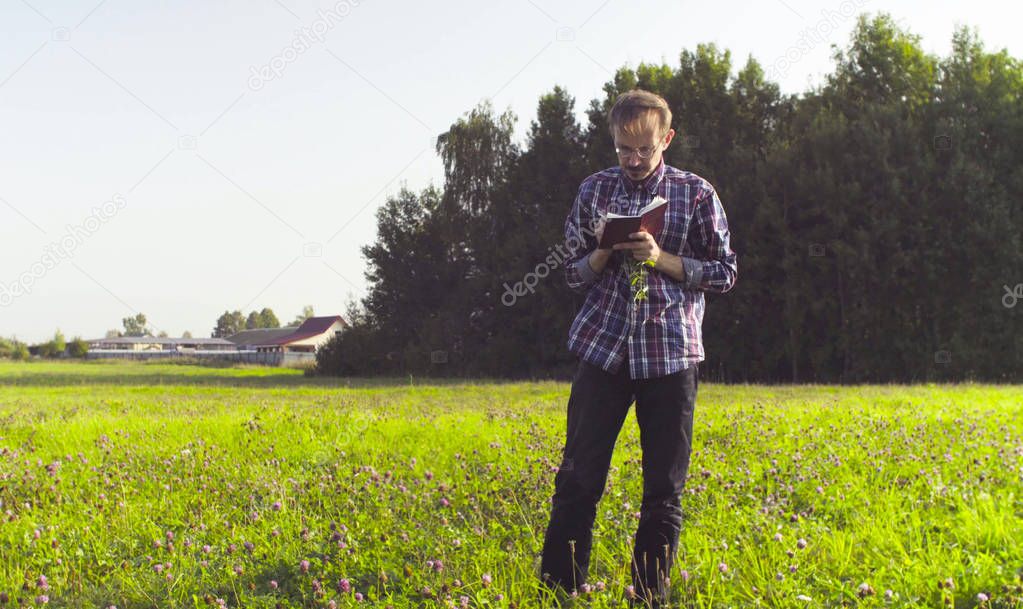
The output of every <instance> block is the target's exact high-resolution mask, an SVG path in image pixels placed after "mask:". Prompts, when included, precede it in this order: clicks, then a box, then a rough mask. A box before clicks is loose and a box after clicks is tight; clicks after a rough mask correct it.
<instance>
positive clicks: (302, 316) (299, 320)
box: [262, 305, 316, 328]
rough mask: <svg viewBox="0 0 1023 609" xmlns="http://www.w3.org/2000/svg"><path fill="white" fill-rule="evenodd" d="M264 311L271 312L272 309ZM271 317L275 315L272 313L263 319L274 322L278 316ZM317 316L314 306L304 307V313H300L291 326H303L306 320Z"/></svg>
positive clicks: (278, 325)
mask: <svg viewBox="0 0 1023 609" xmlns="http://www.w3.org/2000/svg"><path fill="white" fill-rule="evenodd" d="M263 311H264V312H266V311H270V309H263ZM271 315H273V312H272V311H270V315H268V316H265V317H263V318H262V319H273V320H276V319H277V316H276V315H273V317H270V316H271ZM315 316H316V314H315V313H313V305H306V306H304V307H302V312H301V313H299V314H298V315H297V316H296V317H295V319H294V321H292V322H291V325H293V326H301V325H302V322H304V321H305V320H307V319H309V318H310V317H315ZM264 327H267V328H269V327H280V324H279V323H278V324H277V326H264Z"/></svg>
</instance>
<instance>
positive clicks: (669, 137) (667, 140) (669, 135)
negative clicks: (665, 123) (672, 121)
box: [664, 129, 675, 148]
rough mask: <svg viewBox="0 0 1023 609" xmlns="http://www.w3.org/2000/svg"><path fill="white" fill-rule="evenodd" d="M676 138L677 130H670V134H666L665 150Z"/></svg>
mask: <svg viewBox="0 0 1023 609" xmlns="http://www.w3.org/2000/svg"><path fill="white" fill-rule="evenodd" d="M674 137H675V130H674V129H668V132H667V133H666V134H664V147H665V148H667V147H668V144H670V143H671V140H672V138H674Z"/></svg>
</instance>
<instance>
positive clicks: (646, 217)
mask: <svg viewBox="0 0 1023 609" xmlns="http://www.w3.org/2000/svg"><path fill="white" fill-rule="evenodd" d="M667 210H668V200H667V199H665V198H664V197H662V196H660V195H658V196H656V197H654V200H653V201H651V202H650V204H649V205H647V206H646V207H644V208H643V209H641V210H639V213H638V214H636V215H635V216H622V215H620V214H612V213H608V214H607V216H605V218H606V222H605V224H604V233H603V234H602V235H601V237H600V244H599V245H598V246H597V247H599V248H601V249H607V248H610V247H611V246H612V245H614V244H616V243H622V242H624V241H632V239H631V238H630V237H629V235H630V234H632V233H638V232H639V231H640V230H644V231H646V232H648V233H650V234H651V235H653V236H654V237H657V235H658V234H659V233H660V232H661V229H662V228H664V214H665V212H666V211H667Z"/></svg>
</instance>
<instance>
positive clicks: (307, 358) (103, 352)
mask: <svg viewBox="0 0 1023 609" xmlns="http://www.w3.org/2000/svg"><path fill="white" fill-rule="evenodd" d="M175 357H191V358H196V359H216V360H221V361H229V362H239V363H244V364H260V365H263V366H302V365H308V364H309V363H310V362H312V363H315V362H316V354H314V353H300V352H294V351H286V352H283V353H280V352H278V353H264V352H259V351H202V350H195V351H128V350H124V349H95V350H91V351H89V352H88V353H87V354H86V355H85V359H130V360H151V359H161V358H175Z"/></svg>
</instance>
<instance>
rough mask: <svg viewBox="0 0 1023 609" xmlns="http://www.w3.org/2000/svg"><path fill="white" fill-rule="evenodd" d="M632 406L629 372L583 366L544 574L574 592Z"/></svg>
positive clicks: (573, 397)
mask: <svg viewBox="0 0 1023 609" xmlns="http://www.w3.org/2000/svg"><path fill="white" fill-rule="evenodd" d="M631 404H632V386H631V379H630V378H629V376H628V371H627V370H621V371H619V373H618V374H614V375H612V374H609V373H608V372H606V371H604V370H602V369H601V368H599V367H597V366H594V365H592V364H589V363H587V362H585V361H580V363H579V369H578V371H577V373H576V377H575V379H574V380H573V381H572V391H571V394H570V396H569V399H568V428H567V431H566V436H565V448H564V452H563V456H562V461H561V466H560V468H559V469H558V473H557V474H556V475H555V477H554V489H555V490H554V496H553V499H552V507H551V517H550V523H549V524H548V526H547V531H546V533H545V535H544V544H543V557H542V559H541V563H540V573H541V575H542V577H543V578H544V579H545V581H546V582H547V583H548V584H549V585H550V584H557V585H560V586H561V587H562V588H564V589H566V590H572V589H573V588H577V587H579V586H581V585H582V584H584V583H586V577H587V574H588V570H589V563H590V550H591V548H592V545H593V521H594V519H595V518H596V514H597V502H598V501H599V500H600V497H601V496H602V495H603V494H604V486H605V484H606V483H607V474H608V470H609V468H610V466H611V455H612V453H613V452H614V446H615V441H616V440H617V438H618V433H619V431H621V428H622V424H623V423H624V422H625V416H626V414H627V413H628V410H629V406H630V405H631Z"/></svg>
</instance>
